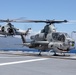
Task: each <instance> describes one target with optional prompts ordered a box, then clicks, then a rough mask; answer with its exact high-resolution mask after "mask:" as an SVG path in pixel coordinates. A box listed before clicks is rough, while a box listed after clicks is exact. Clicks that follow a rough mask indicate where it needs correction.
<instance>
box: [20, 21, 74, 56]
mask: <svg viewBox="0 0 76 75" xmlns="http://www.w3.org/2000/svg"><path fill="white" fill-rule="evenodd" d="M20 22H22V23H46V25H45V27H44V29H42V30H41V32H40V33H39V34H36V35H32V36H31V37H30V39H31V40H32V41H31V42H27V41H26V39H25V37H24V36H23V35H22V34H21V38H22V41H23V44H22V45H24V46H27V47H29V48H35V49H38V50H39V55H41V52H42V51H45V50H49V51H50V50H53V52H54V55H57V52H58V53H64V54H65V52H68V51H70V49H73V48H74V46H75V41H74V40H73V39H72V38H71V37H70V36H69V35H68V34H67V33H64V32H57V31H56V28H55V26H54V24H55V23H67V22H68V21H67V20H63V21H57V20H23V21H20Z"/></svg>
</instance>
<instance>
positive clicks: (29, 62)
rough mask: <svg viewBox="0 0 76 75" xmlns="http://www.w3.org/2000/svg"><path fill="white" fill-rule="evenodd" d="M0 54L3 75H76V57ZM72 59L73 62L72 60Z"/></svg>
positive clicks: (0, 70) (18, 53) (0, 67)
mask: <svg viewBox="0 0 76 75" xmlns="http://www.w3.org/2000/svg"><path fill="white" fill-rule="evenodd" d="M33 54H34V53H26V52H24V53H23V52H3V51H2V52H0V74H1V75H76V55H75V54H74V55H71V56H66V57H63V56H61V58H60V56H58V57H54V56H53V57H52V56H50V57H49V56H45V54H46V53H45V54H43V55H42V56H37V55H36V53H35V54H34V55H33ZM66 58H67V59H66ZM71 59H72V60H71Z"/></svg>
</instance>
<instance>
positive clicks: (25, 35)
mask: <svg viewBox="0 0 76 75" xmlns="http://www.w3.org/2000/svg"><path fill="white" fill-rule="evenodd" d="M29 30H31V28H28V30H27V31H26V33H25V36H26V35H27V34H28V32H29Z"/></svg>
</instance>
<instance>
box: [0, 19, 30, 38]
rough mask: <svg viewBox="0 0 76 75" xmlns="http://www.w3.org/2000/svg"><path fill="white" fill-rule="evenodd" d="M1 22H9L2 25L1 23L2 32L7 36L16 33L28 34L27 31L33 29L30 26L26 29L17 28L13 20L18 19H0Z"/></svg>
mask: <svg viewBox="0 0 76 75" xmlns="http://www.w3.org/2000/svg"><path fill="white" fill-rule="evenodd" d="M0 22H1V23H3V22H6V23H7V24H6V25H4V26H2V25H0V34H1V35H4V36H5V37H6V36H14V35H21V34H23V35H26V33H27V32H28V31H29V30H30V29H31V28H28V29H27V30H26V31H20V29H18V28H15V27H14V25H13V24H12V23H11V22H16V20H9V19H7V20H0Z"/></svg>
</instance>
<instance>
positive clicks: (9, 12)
mask: <svg viewBox="0 0 76 75" xmlns="http://www.w3.org/2000/svg"><path fill="white" fill-rule="evenodd" d="M20 17H25V19H26V20H27V19H34V20H53V19H55V20H65V19H66V20H68V21H69V20H76V0H0V19H8V18H9V19H17V18H20ZM0 24H1V25H4V24H5V23H0ZM13 24H14V26H15V27H17V28H20V29H23V30H25V29H27V28H29V27H31V28H32V30H33V31H35V32H39V31H40V30H41V29H43V28H44V26H45V25H46V24H45V23H43V24H41V23H38V24H36V23H13ZM55 27H56V29H57V31H61V32H68V33H70V32H72V31H76V24H55Z"/></svg>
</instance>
